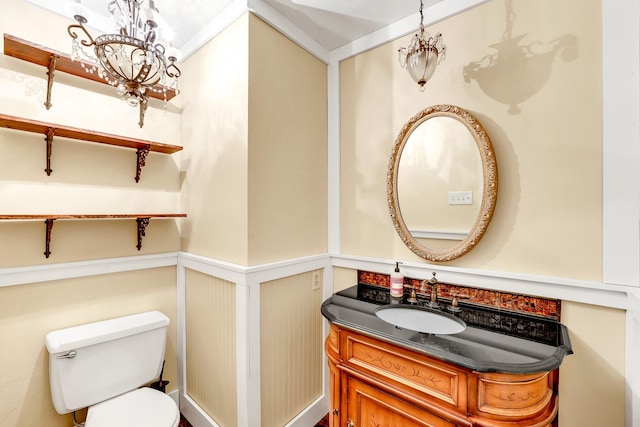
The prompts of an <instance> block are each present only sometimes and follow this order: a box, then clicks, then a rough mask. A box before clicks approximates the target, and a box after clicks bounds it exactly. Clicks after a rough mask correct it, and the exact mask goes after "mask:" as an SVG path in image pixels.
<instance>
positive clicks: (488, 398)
mask: <svg viewBox="0 0 640 427" xmlns="http://www.w3.org/2000/svg"><path fill="white" fill-rule="evenodd" d="M325 348H326V351H327V355H328V360H329V372H330V377H329V380H330V389H331V400H330V401H331V408H330V417H329V419H330V426H331V427H414V426H415V427H453V426H482V427H507V426H511V427H515V426H518V427H520V426H522V427H524V426H535V427H554V426H556V424H555V421H554V420H555V418H556V414H557V404H558V402H557V378H558V377H557V370H555V371H550V372H539V373H532V374H503V373H482V372H475V371H472V370H470V369H467V368H463V367H460V366H456V365H453V364H451V363H447V362H444V361H442V360H438V359H435V358H432V357H429V356H427V355H424V354H422V353H417V352H414V351H411V350H408V349H406V348H403V347H400V346H397V345H393V344H390V343H387V342H384V341H380V340H377V339H375V338H372V337H370V336H366V335H362V334H359V333H357V332H355V331H353V330H350V329H343V328H340V327H339V326H336V325H335V324H332V325H331V329H330V333H329V336H328V337H327V340H326V342H325Z"/></svg>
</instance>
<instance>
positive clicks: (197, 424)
mask: <svg viewBox="0 0 640 427" xmlns="http://www.w3.org/2000/svg"><path fill="white" fill-rule="evenodd" d="M176 391H177V390H176ZM179 397H180V404H179V407H180V413H181V414H182V415H184V417H185V418H186V419H187V420H189V424H191V425H192V426H193V427H220V426H219V425H218V424H217V423H216V422H215V421H214V420H213V419H212V418H211V417H209V416H208V415H207V413H206V412H204V411H203V410H202V408H200V407H199V406H198V404H197V403H196V402H194V401H193V400H192V399H191V398H190V397H189V396H187V395H185V394H183V393H179Z"/></svg>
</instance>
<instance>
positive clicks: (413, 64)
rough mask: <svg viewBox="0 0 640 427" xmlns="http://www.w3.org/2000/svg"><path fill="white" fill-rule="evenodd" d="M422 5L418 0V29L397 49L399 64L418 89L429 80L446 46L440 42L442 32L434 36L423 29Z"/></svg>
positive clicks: (440, 60)
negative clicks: (407, 44)
mask: <svg viewBox="0 0 640 427" xmlns="http://www.w3.org/2000/svg"><path fill="white" fill-rule="evenodd" d="M423 7H424V5H423V4H422V0H420V31H419V32H417V33H415V34H414V35H413V38H412V39H411V42H410V43H409V46H408V47H403V48H400V49H398V53H399V54H400V58H399V59H400V65H401V66H402V68H405V69H406V70H407V71H408V72H409V75H411V78H412V79H413V80H415V81H416V83H418V84H419V85H420V91H421V92H423V91H424V85H425V84H426V83H427V82H428V81H429V79H430V78H431V76H433V73H434V72H435V71H436V66H437V65H438V64H439V63H440V62H442V60H443V59H444V57H445V52H446V50H447V47H446V46H445V45H444V44H443V43H442V34H440V33H438V34H436V35H435V37H431V35H430V34H429V33H428V32H426V31H425V30H424V23H423V21H424V16H423V14H422V9H423Z"/></svg>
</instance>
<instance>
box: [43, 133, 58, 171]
mask: <svg viewBox="0 0 640 427" xmlns="http://www.w3.org/2000/svg"><path fill="white" fill-rule="evenodd" d="M55 133H56V130H55V128H49V130H48V131H47V135H46V136H45V137H44V140H45V141H46V143H47V168H46V169H45V170H44V171H45V172H46V173H47V176H49V175H51V172H53V169H51V147H52V143H53V136H54V135H55Z"/></svg>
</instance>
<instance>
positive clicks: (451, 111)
mask: <svg viewBox="0 0 640 427" xmlns="http://www.w3.org/2000/svg"><path fill="white" fill-rule="evenodd" d="M434 117H450V118H453V119H456V120H458V121H459V122H461V123H462V124H463V125H465V127H466V128H467V129H468V130H469V132H471V135H472V136H473V139H474V141H475V142H476V145H477V147H478V151H479V153H480V159H481V163H482V177H483V190H482V203H481V205H480V212H479V213H478V217H477V218H476V221H475V224H474V225H473V227H472V228H471V231H469V234H468V235H467V237H466V238H465V239H464V240H462V241H460V242H459V243H458V244H456V245H454V246H453V247H451V248H449V249H446V250H434V249H429V248H427V247H426V246H424V245H422V244H421V243H420V242H418V241H417V240H416V239H415V238H414V237H413V236H412V235H411V233H410V232H409V230H408V228H407V225H406V224H405V222H404V219H403V218H402V213H401V210H400V205H399V202H398V168H399V166H400V157H401V155H402V151H403V150H404V147H405V144H406V143H407V140H408V139H409V136H410V135H411V133H412V132H413V131H414V130H415V128H416V127H418V126H420V124H422V123H423V122H425V121H427V120H429V119H432V118H434ZM497 197H498V166H497V162H496V156H495V153H494V151H493V146H492V145H491V140H490V139H489V135H488V134H487V132H486V131H485V129H484V127H482V125H481V124H480V122H479V121H478V119H476V117H475V116H474V115H473V114H471V113H469V112H468V111H467V110H465V109H463V108H461V107H457V106H455V105H446V104H441V105H432V106H431V107H428V108H425V109H424V110H422V111H420V112H418V113H417V114H416V115H414V116H413V117H411V119H409V121H408V122H406V123H405V124H404V126H403V127H402V129H401V130H400V133H399V134H398V137H397V138H396V141H395V144H394V146H393V151H392V152H391V159H390V161H389V166H388V170H387V202H388V204H389V211H390V214H391V220H392V221H393V225H394V226H395V228H396V231H397V232H398V235H399V236H400V238H401V239H402V241H403V242H404V244H405V245H407V247H408V248H409V249H411V251H413V253H415V254H416V255H418V256H420V257H422V258H424V259H426V260H429V261H435V262H446V261H451V260H453V259H456V258H459V257H461V256H462V255H464V254H466V253H467V252H469V251H470V250H471V249H472V248H473V247H474V246H475V245H476V244H477V243H478V242H479V241H480V239H481V238H482V236H484V233H485V232H486V231H487V227H488V226H489V223H490V222H491V218H492V217H493V211H494V210H495V206H496V199H497Z"/></svg>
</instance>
